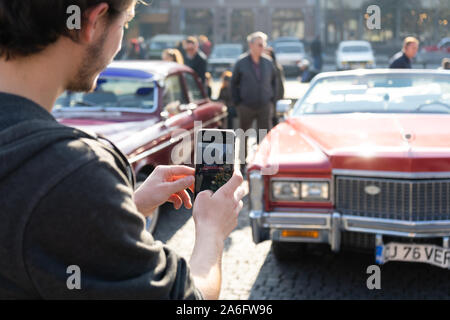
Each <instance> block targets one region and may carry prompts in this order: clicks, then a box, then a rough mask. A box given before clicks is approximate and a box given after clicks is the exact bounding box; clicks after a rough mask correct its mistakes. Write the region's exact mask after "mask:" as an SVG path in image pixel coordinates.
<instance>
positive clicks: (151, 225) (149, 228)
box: [136, 179, 162, 234]
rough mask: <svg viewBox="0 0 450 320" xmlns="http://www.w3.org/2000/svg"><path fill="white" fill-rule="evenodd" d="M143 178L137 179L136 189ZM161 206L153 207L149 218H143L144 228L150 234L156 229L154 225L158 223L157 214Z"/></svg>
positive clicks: (142, 181)
mask: <svg viewBox="0 0 450 320" xmlns="http://www.w3.org/2000/svg"><path fill="white" fill-rule="evenodd" d="M144 181H145V179H144V180H138V182H136V189H138V188H139V187H140V186H141V185H142V184H143V183H144ZM161 211H162V210H161V207H158V208H156V209H155V211H153V214H152V215H151V218H150V217H149V218H145V220H146V223H145V229H146V230H147V231H148V232H150V233H151V234H153V233H154V232H155V230H156V225H157V224H158V220H159V214H160V213H161Z"/></svg>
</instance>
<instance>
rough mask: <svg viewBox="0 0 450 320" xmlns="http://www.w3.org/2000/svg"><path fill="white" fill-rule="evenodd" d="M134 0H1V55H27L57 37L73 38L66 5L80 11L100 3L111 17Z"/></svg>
mask: <svg viewBox="0 0 450 320" xmlns="http://www.w3.org/2000/svg"><path fill="white" fill-rule="evenodd" d="M135 2H136V0H0V58H5V59H6V60H10V59H14V58H15V57H18V56H19V57H24V56H29V55H32V54H35V53H38V52H40V51H42V50H43V49H45V48H46V47H47V46H48V45H50V44H52V43H54V42H56V41H57V40H58V38H59V37H60V36H67V37H70V38H71V39H73V40H76V33H74V32H73V31H70V30H69V29H68V28H67V19H68V18H69V17H70V15H69V14H68V13H67V8H68V7H70V6H72V5H77V6H78V7H79V8H80V9H81V12H82V13H83V12H85V11H86V10H87V9H89V8H92V7H94V6H96V5H98V4H100V3H107V4H108V5H109V12H108V14H109V17H110V18H111V19H113V18H114V17H117V15H119V14H120V13H121V12H123V11H125V10H126V9H128V8H129V7H130V5H132V4H133V3H135Z"/></svg>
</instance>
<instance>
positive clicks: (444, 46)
mask: <svg viewBox="0 0 450 320" xmlns="http://www.w3.org/2000/svg"><path fill="white" fill-rule="evenodd" d="M444 58H450V37H449V38H443V39H442V40H441V41H439V43H438V44H435V45H430V46H422V48H421V49H420V51H419V53H418V54H417V62H418V63H422V64H423V65H424V66H426V65H427V64H441V61H442V59H444Z"/></svg>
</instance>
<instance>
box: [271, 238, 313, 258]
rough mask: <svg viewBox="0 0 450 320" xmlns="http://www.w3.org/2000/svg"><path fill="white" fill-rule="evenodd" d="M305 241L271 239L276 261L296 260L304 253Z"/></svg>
mask: <svg viewBox="0 0 450 320" xmlns="http://www.w3.org/2000/svg"><path fill="white" fill-rule="evenodd" d="M306 248H307V244H306V243H298V242H282V241H272V252H273V255H274V256H275V258H276V259H277V260H278V261H296V260H299V259H301V258H303V257H304V256H305V254H306Z"/></svg>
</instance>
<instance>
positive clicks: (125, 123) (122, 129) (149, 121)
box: [57, 116, 162, 154]
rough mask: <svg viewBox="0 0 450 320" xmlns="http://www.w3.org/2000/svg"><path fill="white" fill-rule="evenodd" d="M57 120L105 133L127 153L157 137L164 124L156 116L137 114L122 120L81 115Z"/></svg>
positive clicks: (97, 132)
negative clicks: (137, 115)
mask: <svg viewBox="0 0 450 320" xmlns="http://www.w3.org/2000/svg"><path fill="white" fill-rule="evenodd" d="M57 120H58V121H59V122H60V123H62V124H64V125H67V126H70V127H75V128H78V129H81V130H83V131H86V132H88V133H89V132H91V133H95V134H99V135H103V136H105V137H106V138H107V139H109V140H111V141H112V142H113V143H114V144H115V145H117V147H118V148H119V149H121V150H122V151H123V152H124V153H126V154H129V153H130V152H132V151H134V150H136V149H137V148H139V147H140V146H142V145H144V144H145V143H146V142H147V141H148V140H149V139H151V138H152V137H156V136H157V134H158V132H159V131H161V126H162V123H161V122H159V121H158V119H157V118H156V117H151V118H144V119H137V117H136V116H128V117H127V116H124V117H122V118H121V119H120V121H119V120H118V119H114V118H103V119H100V118H81V117H71V118H57Z"/></svg>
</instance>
